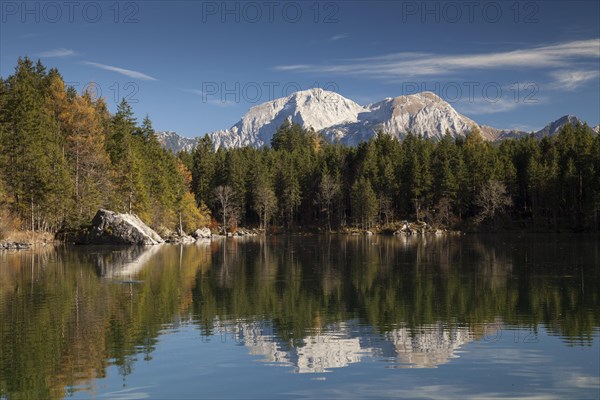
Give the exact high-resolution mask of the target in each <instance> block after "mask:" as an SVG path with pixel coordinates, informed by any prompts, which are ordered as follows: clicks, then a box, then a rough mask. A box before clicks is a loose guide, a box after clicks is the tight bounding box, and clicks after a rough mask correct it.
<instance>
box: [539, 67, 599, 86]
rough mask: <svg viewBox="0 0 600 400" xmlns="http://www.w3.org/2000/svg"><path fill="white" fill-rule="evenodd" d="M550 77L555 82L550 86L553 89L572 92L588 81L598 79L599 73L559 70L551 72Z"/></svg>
mask: <svg viewBox="0 0 600 400" xmlns="http://www.w3.org/2000/svg"><path fill="white" fill-rule="evenodd" d="M550 76H551V77H552V78H554V80H555V81H554V83H553V84H552V88H553V89H567V90H573V89H576V88H578V87H580V86H582V85H584V84H585V83H586V82H588V81H591V80H594V79H598V77H600V71H598V70H559V71H553V72H551V73H550Z"/></svg>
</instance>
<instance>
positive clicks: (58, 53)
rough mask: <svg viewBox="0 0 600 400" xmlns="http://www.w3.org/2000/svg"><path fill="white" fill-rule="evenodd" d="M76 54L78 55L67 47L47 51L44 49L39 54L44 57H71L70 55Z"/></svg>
mask: <svg viewBox="0 0 600 400" xmlns="http://www.w3.org/2000/svg"><path fill="white" fill-rule="evenodd" d="M74 55H77V53H76V52H75V51H73V50H71V49H65V48H60V49H54V50H47V51H42V52H41V53H38V56H40V57H42V58H53V57H69V56H74Z"/></svg>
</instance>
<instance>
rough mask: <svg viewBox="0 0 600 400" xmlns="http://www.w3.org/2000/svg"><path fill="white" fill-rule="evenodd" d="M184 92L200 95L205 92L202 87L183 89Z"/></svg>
mask: <svg viewBox="0 0 600 400" xmlns="http://www.w3.org/2000/svg"><path fill="white" fill-rule="evenodd" d="M181 91H183V92H187V93H192V94H197V95H198V96H204V92H203V91H202V90H200V89H181Z"/></svg>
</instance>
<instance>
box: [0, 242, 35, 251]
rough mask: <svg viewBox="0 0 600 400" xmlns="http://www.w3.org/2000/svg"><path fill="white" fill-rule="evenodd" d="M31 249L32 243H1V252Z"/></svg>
mask: <svg viewBox="0 0 600 400" xmlns="http://www.w3.org/2000/svg"><path fill="white" fill-rule="evenodd" d="M29 248H31V243H23V242H2V243H0V250H24V249H29Z"/></svg>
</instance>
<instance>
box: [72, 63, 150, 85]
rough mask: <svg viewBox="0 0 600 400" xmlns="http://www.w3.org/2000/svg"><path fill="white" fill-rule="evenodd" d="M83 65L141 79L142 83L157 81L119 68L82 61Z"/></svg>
mask: <svg viewBox="0 0 600 400" xmlns="http://www.w3.org/2000/svg"><path fill="white" fill-rule="evenodd" d="M83 64H85V65H90V66H92V67H96V68H100V69H104V70H106V71H112V72H117V73H119V74H121V75H125V76H127V77H129V78H133V79H141V80H144V81H156V80H157V79H156V78H154V77H152V76H150V75H146V74H144V73H142V72H139V71H134V70H131V69H125V68H119V67H115V66H112V65H106V64H100V63H96V62H91V61H84V62H83Z"/></svg>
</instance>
